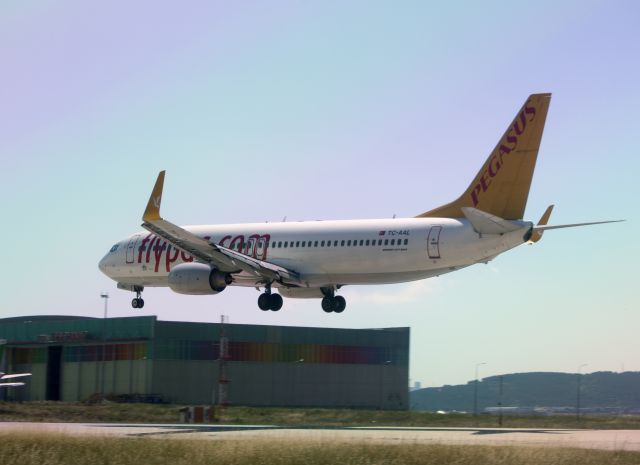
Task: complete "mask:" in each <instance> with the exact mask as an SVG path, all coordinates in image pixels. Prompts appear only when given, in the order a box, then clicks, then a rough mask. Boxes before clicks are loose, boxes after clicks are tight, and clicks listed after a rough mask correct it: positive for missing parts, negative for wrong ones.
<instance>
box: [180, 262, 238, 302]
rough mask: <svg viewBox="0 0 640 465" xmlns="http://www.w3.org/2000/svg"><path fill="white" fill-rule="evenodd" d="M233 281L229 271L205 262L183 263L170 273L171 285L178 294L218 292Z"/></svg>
mask: <svg viewBox="0 0 640 465" xmlns="http://www.w3.org/2000/svg"><path fill="white" fill-rule="evenodd" d="M232 281H233V278H232V277H231V275H230V274H229V273H225V272H223V271H220V270H219V269H217V268H215V267H211V266H209V265H206V264H204V263H181V264H180V265H176V266H175V267H173V269H172V270H171V272H170V273H169V287H170V288H171V290H172V291H173V292H177V293H178V294H190V295H204V294H218V293H219V292H222V291H224V290H225V288H226V287H227V285H228V284H231V282H232Z"/></svg>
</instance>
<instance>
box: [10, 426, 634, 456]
mask: <svg viewBox="0 0 640 465" xmlns="http://www.w3.org/2000/svg"><path fill="white" fill-rule="evenodd" d="M0 431H33V432H34V433H38V432H44V431H51V432H59V433H63V434H69V435H74V436H76V435H97V436H114V437H149V438H163V439H167V438H183V439H203V440H243V441H246V440H270V441H272V440H287V441H292V440H295V441H304V440H309V441H314V442H318V441H320V442H331V443H336V442H351V443H376V444H404V443H406V444H466V445H510V446H539V447H541V446H547V447H549V446H552V447H579V448H590V449H603V450H629V451H640V430H569V429H524V428H518V429H511V428H501V429H497V428H496V429H492V428H410V427H343V428H340V427H336V428H330V427H283V426H274V425H185V424H166V425H149V424H122V423H29V422H0Z"/></svg>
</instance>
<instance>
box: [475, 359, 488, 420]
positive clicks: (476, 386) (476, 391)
mask: <svg viewBox="0 0 640 465" xmlns="http://www.w3.org/2000/svg"><path fill="white" fill-rule="evenodd" d="M486 364H487V362H480V363H476V378H475V382H474V383H473V416H474V418H475V417H477V416H478V368H480V366H481V365H486Z"/></svg>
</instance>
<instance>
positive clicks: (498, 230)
mask: <svg viewBox="0 0 640 465" xmlns="http://www.w3.org/2000/svg"><path fill="white" fill-rule="evenodd" d="M461 210H462V213H464V216H466V217H467V219H468V220H469V223H471V225H472V226H473V229H475V230H476V232H477V233H479V234H505V233H509V232H512V231H517V230H518V229H521V228H522V226H521V225H519V224H517V223H514V222H512V221H509V220H504V219H502V218H500V217H498V216H495V215H491V214H490V213H487V212H483V211H482V210H478V209H477V208H472V207H462V209H461Z"/></svg>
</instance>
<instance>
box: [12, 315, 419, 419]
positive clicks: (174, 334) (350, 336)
mask: <svg viewBox="0 0 640 465" xmlns="http://www.w3.org/2000/svg"><path fill="white" fill-rule="evenodd" d="M33 318H34V320H28V319H25V321H19V320H18V321H16V319H10V320H8V321H7V320H0V338H5V339H7V340H8V345H7V346H6V348H5V349H3V352H4V355H3V353H2V352H0V360H4V362H3V363H4V366H5V368H7V369H6V370H3V371H11V372H18V371H29V372H32V373H33V377H32V378H31V379H29V381H28V384H27V386H25V387H24V388H18V389H12V390H6V391H4V392H3V393H2V395H4V396H5V397H6V398H7V399H15V400H44V399H53V400H58V399H59V400H64V401H77V400H85V399H88V398H90V397H91V396H94V395H96V394H99V393H100V392H103V391H104V393H105V394H107V395H124V396H127V395H128V396H136V395H142V396H144V395H158V396H160V397H162V398H163V399H165V400H167V401H171V402H174V403H183V404H198V403H210V402H212V401H215V400H216V393H217V381H218V368H219V362H218V358H219V352H220V351H219V338H220V330H221V328H220V325H218V324H212V323H185V322H165V321H156V319H155V317H132V318H114V319H110V320H107V321H103V320H99V319H78V320H73V319H71V320H70V319H64V320H62V321H41V320H37V319H36V318H37V317H33ZM224 331H225V335H226V337H227V339H228V341H229V343H228V347H229V358H228V360H227V371H228V377H229V379H230V383H229V385H228V395H229V401H230V403H232V404H237V405H256V406H257V405H262V406H318V407H362V408H364V407H368V408H385V409H406V408H408V381H409V380H408V378H409V371H408V362H409V328H389V329H380V330H370V329H332V328H300V327H279V326H259V325H225V327H224ZM103 335H105V336H106V339H107V340H106V341H103V340H102V338H103ZM38 341H40V342H42V341H45V342H44V343H40V344H37V342H38ZM0 369H1V368H0ZM103 374H104V376H103ZM103 380H104V381H103Z"/></svg>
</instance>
